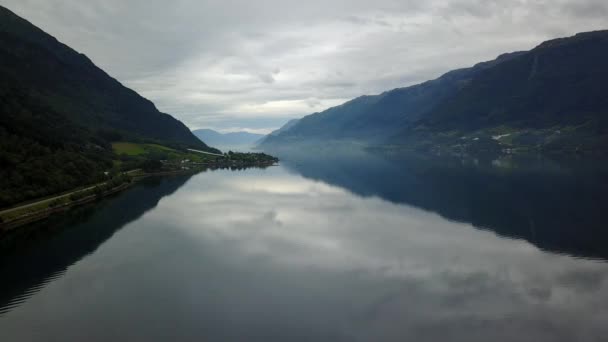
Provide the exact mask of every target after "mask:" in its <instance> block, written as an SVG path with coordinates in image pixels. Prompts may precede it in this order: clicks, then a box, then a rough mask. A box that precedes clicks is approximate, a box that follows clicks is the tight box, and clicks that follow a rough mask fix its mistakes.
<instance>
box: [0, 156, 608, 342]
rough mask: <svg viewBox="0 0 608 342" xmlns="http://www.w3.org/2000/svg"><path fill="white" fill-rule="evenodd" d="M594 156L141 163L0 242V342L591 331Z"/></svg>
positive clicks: (602, 332) (601, 178)
mask: <svg viewBox="0 0 608 342" xmlns="http://www.w3.org/2000/svg"><path fill="white" fill-rule="evenodd" d="M604 170H605V169H604V168H603V167H602V166H601V165H597V163H594V162H588V161H584V160H576V161H574V162H567V163H558V162H554V161H550V160H547V159H542V158H538V157H528V158H513V157H510V158H509V157H508V158H501V159H494V160H475V159H472V160H471V159H455V158H451V159H441V160H439V159H435V158H428V157H425V158H420V157H416V158H409V157H408V158H405V157H402V156H399V157H394V156H393V157H391V156H382V157H380V156H376V155H374V154H372V153H364V152H352V153H341V154H335V155H334V154H329V155H327V154H323V153H315V154H314V156H303V157H294V158H291V159H289V158H287V159H286V160H285V161H284V162H282V165H281V166H278V167H271V168H268V169H263V170H262V169H249V170H238V171H237V170H235V171H230V170H219V171H212V172H204V173H200V174H197V175H194V176H179V177H167V178H160V179H151V180H148V181H146V182H143V183H140V184H138V185H136V186H135V187H133V188H132V189H130V190H128V191H126V192H124V193H121V194H119V195H117V196H115V197H114V198H109V199H106V200H104V201H102V202H100V203H98V204H95V205H93V206H90V207H86V208H80V209H77V210H74V211H72V212H70V213H69V215H65V216H63V217H58V218H54V219H53V220H51V221H49V222H44V223H40V224H37V225H33V226H29V227H25V228H23V229H21V230H19V231H18V232H14V233H11V234H10V235H7V236H5V237H4V238H3V240H2V244H1V245H0V248H1V254H0V257H1V259H0V279H1V281H0V339H1V340H2V341H49V340H51V341H52V340H54V341H83V340H85V341H108V340H134V341H163V340H188V341H200V340H210V341H237V340H238V341H410V340H411V341H446V340H449V341H488V340H492V341H600V340H603V339H604V338H605V336H606V334H607V333H608V326H606V324H605V322H606V320H607V319H608V263H606V262H605V260H606V258H608V247H607V246H608V232H607V231H606V229H605V227H606V213H607V211H606V209H608V208H607V203H608V181H607V178H606V172H605V171H604Z"/></svg>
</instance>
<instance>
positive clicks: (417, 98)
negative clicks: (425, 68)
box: [263, 31, 608, 151]
mask: <svg viewBox="0 0 608 342" xmlns="http://www.w3.org/2000/svg"><path fill="white" fill-rule="evenodd" d="M607 83H608V31H595V32H587V33H580V34H577V35H575V36H573V37H569V38H560V39H555V40H551V41H548V42H545V43H542V44H540V45H539V46H538V47H536V48H535V49H533V50H530V51H524V52H515V53H509V54H504V55H501V56H499V57H498V58H497V59H495V60H493V61H489V62H484V63H479V64H477V65H475V66H474V67H472V68H467V69H460V70H455V71H451V72H448V73H446V74H444V75H443V76H441V77H439V78H438V79H435V80H432V81H428V82H424V83H422V84H419V85H414V86H411V87H407V88H399V89H394V90H391V91H388V92H385V93H382V94H380V95H375V96H362V97H359V98H356V99H354V100H352V101H349V102H347V103H345V104H343V105H341V106H338V107H334V108H330V109H328V110H326V111H324V112H321V113H314V114H311V115H309V116H306V117H304V118H302V119H301V120H300V121H299V122H298V123H297V124H296V125H294V126H293V127H291V128H289V129H287V130H285V131H284V132H281V133H280V134H278V135H276V136H269V137H268V138H266V139H265V141H264V143H263V145H266V146H271V145H285V144H293V143H300V142H311V141H317V142H320V141H331V140H347V141H348V140H353V141H360V142H365V143H367V144H371V145H390V146H399V147H403V148H411V149H420V150H434V149H435V150H451V151H480V150H493V151H497V150H504V149H522V150H556V151H578V150H591V151H602V150H604V148H605V147H608V134H607V132H606V130H607V127H608V125H607V122H606V121H607V120H606V119H607V116H608V93H606V91H605V84H607Z"/></svg>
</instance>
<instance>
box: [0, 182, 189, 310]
mask: <svg viewBox="0 0 608 342" xmlns="http://www.w3.org/2000/svg"><path fill="white" fill-rule="evenodd" d="M188 179H190V176H180V177H170V178H163V179H149V180H146V181H144V182H143V183H140V184H137V185H136V186H135V187H134V188H133V189H129V190H127V191H125V192H121V193H119V194H118V195H116V196H115V197H112V198H109V199H105V200H103V201H102V202H100V203H96V204H91V205H89V206H86V207H82V208H75V209H72V210H71V211H70V212H69V213H67V214H65V215H59V216H58V217H52V218H50V219H49V220H48V221H44V222H42V223H35V224H32V225H30V226H26V227H22V228H20V229H19V230H15V231H12V232H6V233H5V236H0V277H1V278H2V281H0V316H1V315H2V314H3V313H5V312H7V311H10V310H11V309H12V308H14V307H16V306H19V304H21V303H22V302H23V301H25V300H27V299H28V298H29V297H31V296H32V295H34V294H35V293H36V292H38V291H39V290H40V289H42V288H44V286H45V285H46V284H48V283H49V282H51V281H52V280H53V279H55V278H57V277H60V276H61V275H63V273H65V271H66V270H67V269H68V268H69V267H70V266H71V265H73V264H75V263H76V262H78V261H79V260H81V259H82V258H84V257H85V256H87V255H89V254H91V253H93V252H95V250H97V248H98V247H99V246H100V245H101V244H102V243H103V242H105V241H107V240H108V239H109V238H110V237H112V236H113V235H114V234H115V233H116V232H117V231H119V230H120V229H122V228H123V227H124V226H125V225H127V224H128V223H129V222H132V221H135V220H136V219H138V218H139V217H141V216H142V215H143V214H144V213H146V212H147V211H149V210H151V209H153V208H154V207H156V205H157V204H158V202H159V201H160V199H161V198H163V197H165V196H169V195H171V194H172V193H174V192H175V191H177V189H179V188H180V187H181V186H182V185H184V184H185V183H186V181H188ZM65 226H71V228H70V229H63V227H65Z"/></svg>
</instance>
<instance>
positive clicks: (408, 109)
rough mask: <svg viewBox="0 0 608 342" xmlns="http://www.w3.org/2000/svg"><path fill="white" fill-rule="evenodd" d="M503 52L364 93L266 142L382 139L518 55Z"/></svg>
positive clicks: (310, 117) (379, 140)
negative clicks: (400, 85)
mask: <svg viewBox="0 0 608 342" xmlns="http://www.w3.org/2000/svg"><path fill="white" fill-rule="evenodd" d="M520 54H521V53H520V52H516V53H511V54H504V55H502V56H500V57H498V58H497V59H496V60H494V61H491V62H485V63H479V64H477V65H475V66H474V67H472V68H467V69H460V70H454V71H451V72H448V73H446V74H445V75H443V76H441V77H440V78H438V79H436V80H432V81H428V82H425V83H422V84H419V85H415V86H411V87H407V88H399V89H394V90H391V91H387V92H384V93H382V94H380V95H373V96H361V97H358V98H356V99H354V100H352V101H349V102H346V103H345V104H343V105H341V106H338V107H333V108H330V109H328V110H326V111H323V112H321V113H314V114H311V115H308V116H306V117H304V118H302V119H300V120H299V121H297V122H295V124H293V125H292V127H289V128H287V129H285V130H284V131H282V132H277V133H276V134H274V136H275V137H269V138H268V139H267V140H266V141H265V143H267V144H273V143H284V142H290V141H301V140H310V139H317V140H336V139H338V140H341V139H347V140H348V139H352V140H363V141H368V142H374V143H378V142H382V141H384V140H386V139H387V138H388V137H390V136H391V135H394V134H397V133H398V132H399V130H400V128H402V127H404V126H407V125H408V124H411V123H412V122H416V121H417V120H419V119H420V118H421V117H423V116H424V115H425V114H426V113H428V112H429V111H431V110H432V109H433V108H435V106H437V105H438V104H439V103H441V101H443V100H445V99H446V98H448V97H449V96H451V95H453V94H454V93H456V92H457V91H458V90H459V89H460V88H461V87H462V86H463V85H464V84H465V83H466V82H468V81H470V79H471V78H472V77H473V76H474V75H476V74H477V73H479V72H481V71H483V70H486V69H488V68H491V67H492V66H494V65H497V64H500V63H502V62H504V61H507V60H510V59H512V58H515V57H517V56H519V55H520Z"/></svg>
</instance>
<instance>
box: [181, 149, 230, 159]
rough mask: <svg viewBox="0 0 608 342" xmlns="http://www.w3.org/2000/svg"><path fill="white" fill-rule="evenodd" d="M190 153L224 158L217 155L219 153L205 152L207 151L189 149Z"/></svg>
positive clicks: (221, 155)
mask: <svg viewBox="0 0 608 342" xmlns="http://www.w3.org/2000/svg"><path fill="white" fill-rule="evenodd" d="M188 151H191V152H196V153H202V154H208V155H211V156H216V157H223V156H224V155H223V154H217V153H211V152H205V151H199V150H193V149H191V148H189V149H188Z"/></svg>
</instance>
